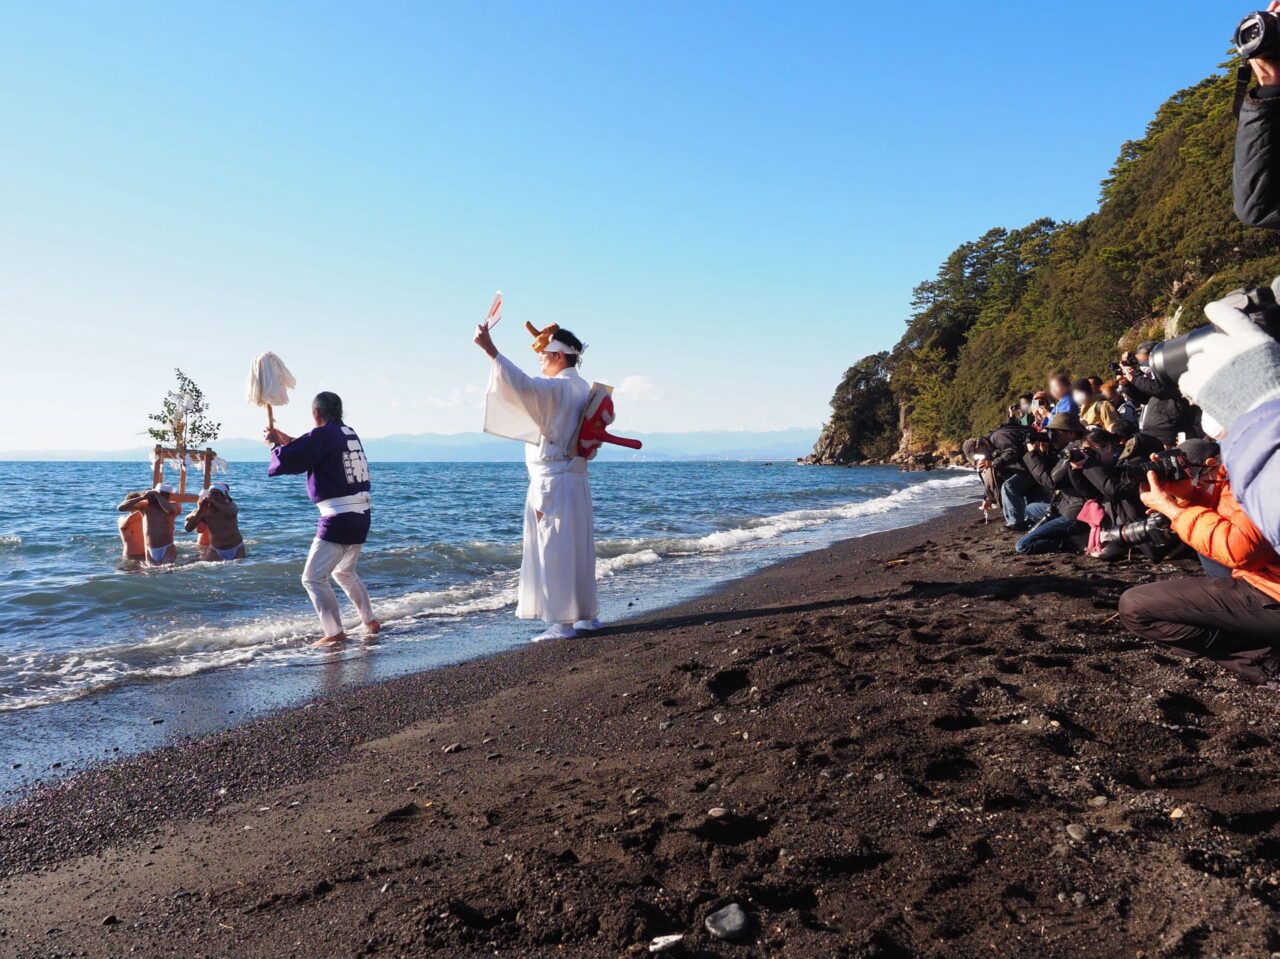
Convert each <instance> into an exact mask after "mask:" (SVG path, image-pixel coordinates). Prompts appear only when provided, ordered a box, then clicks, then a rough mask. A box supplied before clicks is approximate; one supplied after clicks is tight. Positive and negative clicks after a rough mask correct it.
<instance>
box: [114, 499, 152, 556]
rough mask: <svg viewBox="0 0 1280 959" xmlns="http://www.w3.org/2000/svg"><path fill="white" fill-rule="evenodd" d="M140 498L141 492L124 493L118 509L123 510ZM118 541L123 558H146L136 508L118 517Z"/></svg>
mask: <svg viewBox="0 0 1280 959" xmlns="http://www.w3.org/2000/svg"><path fill="white" fill-rule="evenodd" d="M140 499H142V493H140V492H133V493H126V494H125V496H124V502H123V503H121V504H120V511H121V512H124V511H125V509H126V508H127V507H131V506H132V505H133V504H135V503H137V501H138V500H140ZM119 526H120V543H121V544H122V546H123V548H124V558H125V559H127V560H137V561H141V560H145V559H146V558H147V548H146V547H145V546H144V545H143V543H142V514H141V513H140V512H138V511H136V510H133V509H129V511H128V512H127V513H125V515H124V516H121V517H120V523H119Z"/></svg>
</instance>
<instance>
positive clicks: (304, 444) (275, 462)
mask: <svg viewBox="0 0 1280 959" xmlns="http://www.w3.org/2000/svg"><path fill="white" fill-rule="evenodd" d="M324 454H325V450H324V449H323V444H321V442H320V441H319V440H318V439H317V438H316V436H315V432H314V431H312V432H311V433H307V434H306V435H305V436H299V437H298V438H297V439H296V440H293V441H292V442H290V443H286V444H285V445H283V446H276V447H273V448H272V450H271V463H270V464H269V465H268V466H267V475H268V476H282V475H288V474H293V473H305V472H307V471H308V470H311V469H315V467H316V466H317V465H319V463H320V460H321V459H323V458H324Z"/></svg>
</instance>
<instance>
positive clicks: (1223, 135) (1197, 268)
mask: <svg viewBox="0 0 1280 959" xmlns="http://www.w3.org/2000/svg"><path fill="white" fill-rule="evenodd" d="M1233 93H1234V71H1229V72H1224V73H1222V74H1219V75H1217V76H1213V77H1210V78H1208V79H1206V80H1204V81H1202V82H1200V83H1198V84H1196V85H1195V86H1193V87H1191V88H1189V89H1186V90H1182V91H1180V92H1178V93H1177V94H1175V95H1174V96H1172V97H1171V98H1170V99H1169V100H1168V101H1167V102H1165V103H1164V105H1162V106H1161V107H1160V109H1159V111H1158V112H1157V113H1156V116H1155V119H1154V120H1152V121H1151V123H1150V125H1149V126H1148V128H1147V132H1146V135H1145V136H1144V137H1143V138H1142V139H1140V140H1134V141H1130V142H1128V143H1126V144H1124V145H1123V146H1122V147H1121V148H1120V157H1119V159H1118V160H1117V161H1116V164H1115V166H1114V168H1113V169H1112V170H1111V174H1110V176H1108V177H1107V179H1106V180H1105V181H1103V183H1102V194H1101V198H1100V203H1099V206H1098V210H1097V212H1095V213H1093V214H1091V215H1090V216H1089V217H1087V218H1086V219H1084V220H1082V221H1080V222H1079V223H1056V222H1054V221H1053V220H1050V219H1042V220H1037V221H1036V222H1034V223H1031V224H1029V225H1027V226H1024V227H1021V228H1019V229H1006V228H996V229H992V230H989V231H988V232H987V233H985V234H984V235H983V236H981V237H979V238H978V239H976V240H973V241H971V242H969V243H965V244H964V245H962V246H961V247H960V248H959V249H957V250H956V251H955V252H954V253H952V254H951V255H950V256H949V257H947V259H946V261H945V262H943V264H942V265H941V266H940V267H939V268H938V273H937V276H935V277H934V278H933V279H931V280H927V281H925V282H923V283H921V284H920V285H919V286H918V287H916V289H915V294H914V297H913V299H912V314H911V316H910V318H909V319H908V320H907V326H906V331H905V333H904V334H903V336H902V339H900V340H899V341H898V344H897V345H896V346H895V347H894V348H893V349H892V350H891V351H889V352H887V353H878V354H875V355H873V356H868V357H865V358H863V359H861V360H859V361H858V362H857V363H855V364H854V365H853V366H852V367H850V368H849V370H848V372H847V373H846V374H845V376H844V379H843V380H842V381H841V383H840V385H839V386H838V387H837V388H836V392H835V395H834V396H833V397H832V399H831V408H832V415H831V419H830V420H829V421H828V423H827V425H826V427H825V428H824V429H823V432H822V436H821V438H820V439H819V440H818V443H817V445H816V446H815V448H814V455H813V456H812V457H811V458H810V460H811V461H813V462H821V463H848V462H858V461H862V460H880V459H885V458H887V457H889V456H892V455H894V454H895V453H898V454H908V453H911V452H914V451H919V450H928V449H933V448H938V447H944V448H945V447H954V446H958V445H959V443H960V441H962V440H963V439H964V438H965V437H967V436H973V435H977V434H979V433H983V432H987V431H989V430H991V429H993V428H994V427H995V426H997V425H998V424H999V423H1000V422H1001V420H1002V419H1003V418H1004V410H1005V408H1006V407H1007V406H1008V405H1009V404H1010V403H1011V402H1013V401H1014V399H1015V398H1016V397H1017V395H1018V394H1020V393H1024V392H1029V391H1032V390H1035V389H1043V388H1044V385H1045V380H1046V377H1047V374H1048V373H1049V371H1050V370H1051V369H1054V368H1056V367H1062V368H1065V369H1066V370H1068V371H1070V372H1071V373H1072V374H1073V375H1079V376H1084V375H1088V374H1093V373H1096V374H1099V375H1103V376H1105V375H1106V372H1107V364H1108V363H1109V362H1112V361H1114V360H1115V359H1116V357H1117V355H1118V354H1117V351H1118V349H1120V348H1121V347H1127V346H1131V345H1133V344H1135V343H1137V342H1138V341H1140V340H1143V339H1157V340H1158V339H1163V338H1164V337H1166V336H1169V335H1174V334H1175V333H1178V332H1184V331H1186V330H1188V329H1191V328H1193V327H1195V326H1198V325H1200V324H1201V323H1203V322H1204V320H1203V314H1202V310H1203V307H1204V305H1205V304H1206V303H1208V302H1210V301H1211V300H1213V299H1215V298H1217V297H1218V296H1220V295H1222V294H1223V293H1226V292H1227V291H1229V290H1231V289H1233V288H1235V287H1238V286H1242V285H1244V284H1245V283H1258V282H1269V281H1270V279H1271V278H1272V277H1273V276H1275V275H1277V274H1280V235H1277V234H1275V233H1271V232H1268V231H1263V230H1254V229H1249V228H1246V227H1244V226H1241V225H1240V223H1239V222H1238V221H1237V220H1236V219H1235V217H1234V215H1233V214H1232V210H1231V165H1232V149H1233V144H1234V137H1235V120H1234V118H1233V117H1232V115H1231V101H1232V95H1233Z"/></svg>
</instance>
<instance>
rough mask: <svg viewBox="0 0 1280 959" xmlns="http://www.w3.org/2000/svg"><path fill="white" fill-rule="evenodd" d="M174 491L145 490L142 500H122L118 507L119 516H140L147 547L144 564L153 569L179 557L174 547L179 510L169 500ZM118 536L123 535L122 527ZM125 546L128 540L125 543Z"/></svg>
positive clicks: (165, 486) (165, 487) (169, 488)
mask: <svg viewBox="0 0 1280 959" xmlns="http://www.w3.org/2000/svg"><path fill="white" fill-rule="evenodd" d="M172 493H173V487H172V486H169V485H168V484H167V483H160V484H158V485H157V486H156V488H155V489H150V490H147V491H146V492H145V493H143V494H142V495H141V496H136V497H125V501H124V502H123V503H121V504H120V506H119V507H118V508H119V510H120V512H122V513H141V514H142V538H143V542H144V544H145V546H146V549H145V551H144V552H145V557H144V558H145V561H146V562H147V563H150V564H152V565H156V566H159V565H162V564H164V563H172V562H173V561H174V560H175V559H177V557H178V548H177V547H176V546H175V545H174V543H173V521H174V519H176V518H177V515H178V507H177V505H176V504H175V503H174V502H173V501H172V500H171V498H170V497H171V494H172ZM120 535H121V537H122V538H123V537H124V535H125V532H124V526H123V525H122V526H121V529H120ZM125 542H126V544H127V543H128V540H125Z"/></svg>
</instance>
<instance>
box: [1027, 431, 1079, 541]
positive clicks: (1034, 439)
mask: <svg viewBox="0 0 1280 959" xmlns="http://www.w3.org/2000/svg"><path fill="white" fill-rule="evenodd" d="M1083 435H1084V427H1083V426H1081V424H1080V419H1079V417H1077V416H1076V415H1075V414H1074V413H1055V414H1054V416H1053V418H1052V419H1050V420H1049V428H1048V429H1047V430H1045V431H1044V432H1040V433H1032V434H1030V435H1029V436H1028V437H1027V450H1026V453H1024V454H1023V457H1022V461H1023V465H1024V466H1025V467H1026V470H1027V476H1028V477H1029V478H1030V480H1031V481H1032V482H1034V483H1035V484H1036V485H1037V487H1038V488H1039V489H1040V492H1041V496H1040V497H1038V501H1037V502H1034V503H1030V504H1028V506H1027V507H1026V514H1027V518H1028V519H1030V520H1032V521H1033V522H1035V525H1034V526H1033V527H1032V528H1031V531H1030V532H1028V533H1027V534H1026V535H1025V536H1023V537H1022V538H1021V539H1019V540H1018V542H1017V543H1016V544H1015V545H1014V549H1015V550H1016V551H1017V552H1019V553H1022V554H1024V555H1026V554H1031V553H1047V552H1054V551H1057V550H1061V549H1065V548H1069V547H1075V548H1078V549H1083V548H1084V546H1085V545H1086V544H1087V543H1088V533H1089V528H1088V527H1087V526H1085V524H1083V523H1081V522H1079V521H1078V519H1077V517H1078V516H1079V515H1080V511H1081V510H1082V509H1084V502H1085V501H1084V499H1083V498H1082V497H1081V496H1080V495H1078V493H1077V492H1076V489H1075V485H1074V484H1073V483H1072V481H1071V476H1070V468H1071V467H1070V461H1069V460H1068V459H1067V458H1066V456H1065V453H1066V451H1067V448H1068V447H1069V446H1071V444H1073V443H1076V442H1078V441H1079V439H1080V437H1082V436H1083Z"/></svg>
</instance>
